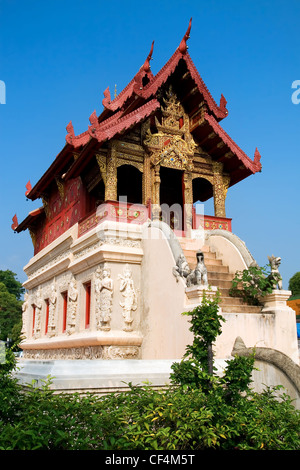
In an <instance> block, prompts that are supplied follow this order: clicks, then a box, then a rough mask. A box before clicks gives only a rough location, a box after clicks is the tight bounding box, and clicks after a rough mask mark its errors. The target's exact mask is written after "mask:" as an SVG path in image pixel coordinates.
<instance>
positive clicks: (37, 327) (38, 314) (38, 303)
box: [34, 287, 43, 338]
mask: <svg viewBox="0 0 300 470" xmlns="http://www.w3.org/2000/svg"><path fill="white" fill-rule="evenodd" d="M34 305H35V321H34V337H35V338H39V337H40V335H41V318H42V306H43V301H42V295H41V288H40V287H39V289H38V291H37V294H36V298H35V304H34Z"/></svg>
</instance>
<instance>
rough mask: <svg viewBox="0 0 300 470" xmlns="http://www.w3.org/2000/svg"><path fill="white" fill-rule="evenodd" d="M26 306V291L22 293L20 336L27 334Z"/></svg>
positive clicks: (27, 302)
mask: <svg viewBox="0 0 300 470" xmlns="http://www.w3.org/2000/svg"><path fill="white" fill-rule="evenodd" d="M28 306H29V295H28V292H25V294H24V302H23V304H22V331H21V336H25V337H26V336H27V328H28Z"/></svg>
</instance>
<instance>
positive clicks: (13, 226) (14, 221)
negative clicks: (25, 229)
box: [11, 214, 19, 231]
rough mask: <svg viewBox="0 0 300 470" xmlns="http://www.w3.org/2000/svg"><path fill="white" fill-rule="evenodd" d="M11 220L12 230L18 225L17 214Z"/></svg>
mask: <svg viewBox="0 0 300 470" xmlns="http://www.w3.org/2000/svg"><path fill="white" fill-rule="evenodd" d="M12 221H13V224H12V225H11V228H12V229H13V231H15V230H16V228H17V227H18V225H19V222H18V217H17V214H15V215H14V216H13V218H12Z"/></svg>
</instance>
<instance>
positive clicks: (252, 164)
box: [14, 20, 261, 231]
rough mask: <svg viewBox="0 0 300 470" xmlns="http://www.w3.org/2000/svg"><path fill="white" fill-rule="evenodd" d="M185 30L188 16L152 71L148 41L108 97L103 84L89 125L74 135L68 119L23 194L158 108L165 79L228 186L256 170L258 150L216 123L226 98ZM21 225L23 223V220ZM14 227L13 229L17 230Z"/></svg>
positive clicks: (72, 170)
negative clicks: (170, 50)
mask: <svg viewBox="0 0 300 470" xmlns="http://www.w3.org/2000/svg"><path fill="white" fill-rule="evenodd" d="M190 30H191V20H190V23H189V26H188V29H187V32H186V34H185V35H184V37H183V39H182V41H181V42H180V44H179V46H178V48H177V49H176V50H175V52H174V54H173V55H172V56H171V58H170V59H169V60H168V62H167V63H166V64H165V65H164V66H163V67H162V68H161V69H160V70H159V72H158V73H157V74H156V75H153V73H152V72H151V70H150V60H151V58H152V54H153V46H154V42H153V43H152V46H151V50H150V52H149V54H148V56H147V58H146V60H145V62H144V64H143V66H142V67H141V68H140V69H139V71H138V72H137V74H136V75H135V76H134V77H133V79H132V80H131V81H130V82H129V83H128V85H127V86H126V87H125V88H124V89H123V91H122V92H121V93H119V95H118V96H117V97H116V98H115V99H113V100H112V101H111V97H110V92H109V88H107V89H106V90H105V91H104V99H103V101H102V104H103V106H104V110H103V111H102V113H101V114H100V115H99V116H97V114H96V112H95V111H94V112H93V113H92V114H91V116H90V118H89V121H90V125H89V126H88V129H87V130H86V131H85V132H83V133H81V134H79V135H75V132H74V128H73V124H72V121H70V122H69V124H68V125H67V128H66V129H67V135H66V145H65V146H64V148H63V149H62V150H61V152H60V153H59V154H58V155H57V157H56V158H55V160H54V161H53V163H52V164H51V166H50V167H49V168H48V170H47V171H46V172H45V173H44V175H43V176H42V177H41V178H40V180H39V181H38V182H37V183H36V184H35V186H34V187H33V188H32V187H31V185H30V186H27V191H26V197H27V198H29V199H32V200H35V199H37V198H40V197H42V195H43V194H45V192H47V188H49V186H50V184H51V183H52V181H53V180H54V179H55V178H56V177H57V175H58V174H62V172H64V179H65V180H69V179H70V178H74V177H77V176H79V175H80V172H81V171H82V169H83V168H84V167H85V166H86V165H87V163H88V162H89V159H90V158H92V155H93V152H92V150H94V149H99V147H101V146H102V145H103V144H104V143H105V142H106V141H108V140H110V139H112V138H114V137H116V136H117V135H118V134H121V133H122V132H124V131H127V130H129V129H130V128H132V127H133V126H135V125H136V124H138V123H140V122H142V121H143V120H144V119H145V118H147V117H149V116H151V115H153V114H155V113H156V112H158V111H159V109H160V102H159V98H158V96H159V91H160V89H161V87H162V86H163V85H164V84H165V83H166V82H167V81H170V80H171V81H172V83H173V82H174V83H175V85H176V86H175V88H176V87H177V88H176V93H177V94H178V98H179V99H181V101H182V103H183V105H184V107H185V109H186V112H187V114H188V115H189V116H190V120H191V132H192V134H193V136H194V138H195V141H196V142H197V143H198V144H199V145H201V147H202V148H203V150H204V151H207V152H209V153H210V155H211V157H212V158H213V159H214V160H216V161H222V162H223V164H224V170H225V171H226V172H229V173H230V176H231V181H230V186H232V185H233V184H236V183H237V182H238V181H241V180H242V179H244V178H246V177H247V176H249V175H251V174H254V173H256V172H258V171H261V163H260V154H259V152H258V150H257V149H256V151H255V155H254V160H251V159H250V158H249V157H248V156H247V155H246V154H245V153H244V152H243V151H242V150H241V149H240V148H239V147H238V145H237V144H236V143H235V142H234V141H233V140H232V139H231V138H230V137H229V135H228V134H227V133H226V132H225V131H224V130H223V129H222V127H221V126H220V124H219V122H220V121H221V120H222V119H224V118H225V117H227V116H228V110H227V108H226V105H227V102H226V99H225V98H224V96H223V95H221V99H220V104H219V105H217V103H216V102H215V100H214V99H213V97H212V95H211V94H210V92H209V90H208V88H207V87H206V85H205V83H204V81H203V80H202V78H201V76H200V75H199V73H198V71H197V69H196V67H195V65H194V63H193V61H192V59H191V57H190V55H189V54H188V52H187V40H188V38H189V34H190ZM212 133H214V138H213V139H212V138H211V134H212ZM220 144H221V145H220ZM74 155H76V158H75V156H74ZM25 220H27V219H25ZM24 222H25V221H24ZM15 225H16V224H15V223H14V226H15ZM21 225H22V227H23V226H24V224H23V223H22V224H21ZM19 228H20V226H19V227H17V228H16V230H17V231H19ZM23 229H24V228H23Z"/></svg>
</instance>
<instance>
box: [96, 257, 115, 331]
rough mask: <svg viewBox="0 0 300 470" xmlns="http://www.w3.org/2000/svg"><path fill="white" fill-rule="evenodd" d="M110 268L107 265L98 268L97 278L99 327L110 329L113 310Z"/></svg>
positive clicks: (97, 318) (97, 317) (97, 320)
mask: <svg viewBox="0 0 300 470" xmlns="http://www.w3.org/2000/svg"><path fill="white" fill-rule="evenodd" d="M110 275H111V273H110V269H109V268H107V267H106V266H105V265H104V267H103V269H100V268H98V269H97V271H96V278H95V294H96V322H97V329H100V330H104V331H109V330H110V320H111V312H112V296H113V280H112V279H111V277H110Z"/></svg>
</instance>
